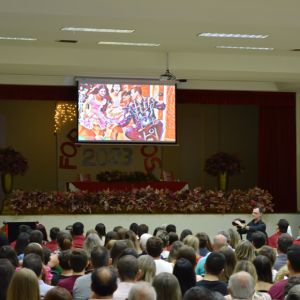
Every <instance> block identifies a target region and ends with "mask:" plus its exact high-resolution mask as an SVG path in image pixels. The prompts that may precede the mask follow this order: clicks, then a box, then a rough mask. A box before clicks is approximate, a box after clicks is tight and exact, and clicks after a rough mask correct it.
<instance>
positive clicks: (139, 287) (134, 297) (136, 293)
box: [128, 281, 156, 300]
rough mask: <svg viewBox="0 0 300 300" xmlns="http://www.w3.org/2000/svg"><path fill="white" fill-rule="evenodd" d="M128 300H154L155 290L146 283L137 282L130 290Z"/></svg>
mask: <svg viewBox="0 0 300 300" xmlns="http://www.w3.org/2000/svg"><path fill="white" fill-rule="evenodd" d="M128 300H156V292H155V289H154V287H153V286H152V285H151V284H150V283H148V282H144V281H141V282H138V283H136V284H135V285H134V286H133V287H132V288H131V290H130V292H129V294H128Z"/></svg>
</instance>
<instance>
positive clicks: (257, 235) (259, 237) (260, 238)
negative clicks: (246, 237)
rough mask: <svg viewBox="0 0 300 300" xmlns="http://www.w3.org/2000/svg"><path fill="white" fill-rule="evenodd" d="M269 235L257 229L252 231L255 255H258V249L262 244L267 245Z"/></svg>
mask: <svg viewBox="0 0 300 300" xmlns="http://www.w3.org/2000/svg"><path fill="white" fill-rule="evenodd" d="M266 240H267V236H266V235H265V234H264V233H263V232H262V231H255V232H253V233H252V245H253V248H254V254H255V256H257V255H258V251H259V250H260V248H261V247H262V246H265V244H266Z"/></svg>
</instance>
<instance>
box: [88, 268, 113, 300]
mask: <svg viewBox="0 0 300 300" xmlns="http://www.w3.org/2000/svg"><path fill="white" fill-rule="evenodd" d="M117 279H118V276H117V272H116V271H115V270H114V269H113V268H108V267H102V268H99V269H95V270H94V271H93V273H92V291H93V292H94V293H95V294H97V296H112V295H113V293H114V291H115V290H116V289H117V287H118V286H117Z"/></svg>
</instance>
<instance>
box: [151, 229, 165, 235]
mask: <svg viewBox="0 0 300 300" xmlns="http://www.w3.org/2000/svg"><path fill="white" fill-rule="evenodd" d="M160 230H164V229H163V228H162V227H156V228H155V229H154V232H153V236H156V234H157V232H158V231H160Z"/></svg>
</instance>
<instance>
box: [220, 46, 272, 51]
mask: <svg viewBox="0 0 300 300" xmlns="http://www.w3.org/2000/svg"><path fill="white" fill-rule="evenodd" d="M216 48H222V49H244V50H274V48H258V47H231V46H217V47H216Z"/></svg>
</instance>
